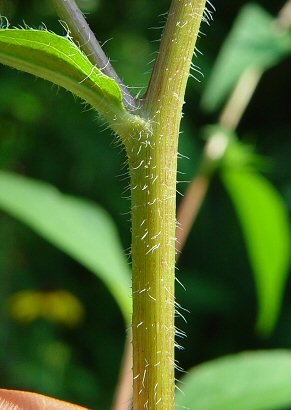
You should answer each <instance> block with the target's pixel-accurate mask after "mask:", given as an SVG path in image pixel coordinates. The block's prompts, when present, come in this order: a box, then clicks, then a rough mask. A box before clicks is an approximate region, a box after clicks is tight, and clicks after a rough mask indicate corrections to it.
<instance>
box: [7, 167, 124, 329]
mask: <svg viewBox="0 0 291 410" xmlns="http://www.w3.org/2000/svg"><path fill="white" fill-rule="evenodd" d="M0 208H1V209H2V210H3V211H5V212H7V213H8V214H9V215H11V216H13V217H15V218H17V219H19V220H20V221H22V222H24V223H25V224H26V225H28V226H29V227H30V228H31V229H33V230H34V231H35V232H37V233H38V234H39V235H41V236H42V237H44V238H45V239H46V240H48V241H49V242H51V243H52V244H54V245H55V246H57V247H58V248H59V249H61V250H62V251H64V252H65V253H67V254H68V255H70V256H71V257H73V258H74V259H76V260H77V261H78V262H80V263H81V264H83V265H84V266H85V267H87V268H88V269H89V270H91V271H92V272H93V273H95V274H96V275H97V276H98V277H99V278H100V279H101V280H102V281H103V282H104V283H105V285H106V286H107V287H108V289H109V290H110V291H111V293H112V295H113V296H114V297H115V299H116V301H117V302H118V304H119V306H120V308H121V311H122V313H123V315H124V318H125V320H126V323H129V321H130V315H131V300H130V273H129V268H128V264H127V262H126V260H125V256H124V254H123V250H122V247H121V244H120V242H119V238H118V235H117V232H116V228H115V226H114V223H113V222H112V220H111V218H110V217H109V215H108V214H107V213H106V212H105V211H104V210H103V209H102V208H101V207H99V206H97V204H93V203H91V202H90V201H86V200H84V199H80V198H76V197H71V196H69V195H65V194H62V193H61V192H59V191H58V190H57V189H56V188H54V187H53V186H51V185H49V184H46V183H43V182H37V181H34V180H32V179H29V178H27V177H22V176H18V175H16V174H13V173H9V172H5V171H0Z"/></svg>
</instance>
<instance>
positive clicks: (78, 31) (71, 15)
mask: <svg viewBox="0 0 291 410" xmlns="http://www.w3.org/2000/svg"><path fill="white" fill-rule="evenodd" d="M51 2H52V4H53V6H54V8H55V10H56V12H57V14H58V16H59V17H60V18H61V19H62V20H63V21H64V22H65V23H66V24H67V26H68V30H69V35H70V36H71V37H72V39H73V40H74V42H75V43H76V44H79V47H80V48H81V50H83V51H84V53H85V54H86V56H87V58H88V59H89V60H90V61H91V63H92V64H94V65H96V66H97V67H98V68H99V69H100V70H101V71H102V72H103V73H104V74H105V75H107V76H108V77H111V78H113V79H114V80H115V81H117V82H118V83H119V85H120V87H121V90H122V93H123V99H124V103H125V106H126V107H127V108H128V109H130V110H133V109H135V108H136V106H137V101H136V100H135V98H134V97H132V95H131V94H130V92H129V90H128V88H127V87H126V85H125V84H123V82H122V81H121V79H120V78H119V76H118V75H117V73H116V71H115V70H114V68H113V66H112V65H111V63H110V60H109V58H108V57H107V56H106V54H105V53H104V51H103V49H102V47H101V45H100V43H99V41H98V40H97V38H96V37H95V35H94V33H93V31H92V30H91V29H90V27H89V25H88V23H87V21H86V20H85V17H84V15H83V14H82V12H81V10H80V9H79V7H78V6H77V4H76V2H75V0H51Z"/></svg>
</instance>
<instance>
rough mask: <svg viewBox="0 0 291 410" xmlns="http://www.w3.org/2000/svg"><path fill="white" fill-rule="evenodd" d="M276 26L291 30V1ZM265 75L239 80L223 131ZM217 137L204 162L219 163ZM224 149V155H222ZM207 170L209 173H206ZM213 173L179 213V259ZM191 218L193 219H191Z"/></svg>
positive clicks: (196, 182) (195, 184)
mask: <svg viewBox="0 0 291 410" xmlns="http://www.w3.org/2000/svg"><path fill="white" fill-rule="evenodd" d="M275 24H276V25H278V26H279V27H281V28H282V29H285V30H288V29H290V27H291V0H288V1H287V2H286V3H285V5H284V6H283V7H282V9H281V10H280V11H279V13H278V17H277V19H276V20H275ZM262 74H263V72H262V71H261V70H258V69H256V68H251V69H249V70H246V71H245V72H244V73H243V74H242V75H241V77H240V79H239V81H238V83H237V85H236V87H235V88H234V90H233V92H232V94H231V95H230V97H229V99H228V101H227V102H226V104H225V106H224V108H223V110H222V112H221V114H220V117H219V121H218V123H219V124H220V125H222V126H223V127H224V128H227V129H228V130H230V131H233V130H235V129H236V128H237V126H238V124H239V122H240V120H241V118H242V116H243V114H244V112H245V110H246V108H247V106H248V104H249V102H250V100H251V98H252V96H253V94H254V92H255V90H256V88H257V86H258V83H259V81H260V79H261V77H262ZM215 138H217V135H216V134H215V135H213V136H212V137H211V138H210V139H209V141H208V143H207V144H206V146H205V149H204V153H203V158H204V161H207V160H210V161H212V160H213V159H214V160H217V159H218V158H217V157H216V158H211V155H210V156H209V151H208V152H207V150H208V149H209V145H211V144H212V142H213V141H214V139H215ZM222 145H223V144H222ZM225 149H226V147H225V148H224V149H223V147H222V151H221V154H222V155H223V153H224V150H225ZM205 170H206V172H205ZM211 175H212V173H211V172H210V173H209V172H208V170H207V167H206V168H205V167H202V168H201V171H200V173H199V174H198V175H197V176H196V177H195V178H194V179H193V181H192V182H191V184H190V186H189V188H188V190H187V191H186V194H185V196H184V198H183V200H182V202H181V205H180V208H179V210H178V216H177V220H178V229H177V232H176V238H177V244H176V250H177V259H178V256H179V254H180V252H181V250H182V248H183V246H184V243H185V241H186V239H187V237H188V234H189V232H190V230H191V228H192V225H193V223H194V221H195V218H196V216H197V214H198V211H199V209H200V207H201V205H202V202H203V200H204V198H205V195H206V193H207V189H208V187H209V184H210V178H211ZM191 216H192V219H191Z"/></svg>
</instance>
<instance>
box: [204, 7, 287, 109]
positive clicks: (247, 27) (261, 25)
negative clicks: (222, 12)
mask: <svg viewBox="0 0 291 410" xmlns="http://www.w3.org/2000/svg"><path fill="white" fill-rule="evenodd" d="M290 52H291V34H290V32H288V31H284V30H282V29H280V28H279V27H278V25H276V24H275V19H274V18H273V17H272V16H271V15H270V14H268V13H267V12H266V11H265V10H264V9H263V8H261V7H260V6H259V5H257V4H252V3H251V4H247V5H245V6H244V7H243V8H242V9H241V11H240V14H239V15H238V17H237V18H236V20H235V22H234V25H233V28H232V30H231V31H230V33H229V35H228V37H227V39H226V40H225V42H224V44H223V46H222V48H221V50H220V53H219V55H218V58H217V60H216V62H215V64H214V68H213V69H212V72H211V75H210V78H209V81H208V83H207V86H206V89H205V91H204V94H203V97H202V106H203V108H204V109H206V110H207V111H210V112H213V111H215V110H217V109H218V108H219V107H220V106H221V105H222V104H223V102H224V101H225V100H226V99H227V97H228V95H229V94H230V92H231V91H232V89H233V88H234V87H235V85H236V84H237V82H238V80H239V78H240V77H241V75H242V74H243V73H244V72H246V71H249V70H253V69H255V70H256V71H259V72H261V71H265V70H267V69H268V68H270V67H272V66H273V65H275V64H277V63H278V62H279V61H280V60H281V59H283V58H284V57H285V56H286V55H288V54H290Z"/></svg>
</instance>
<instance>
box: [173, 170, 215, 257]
mask: <svg viewBox="0 0 291 410" xmlns="http://www.w3.org/2000/svg"><path fill="white" fill-rule="evenodd" d="M209 183H210V178H209V176H208V175H202V174H201V175H197V177H195V178H194V179H193V180H192V182H191V184H190V185H189V187H188V189H187V193H186V195H185V196H184V198H183V200H182V202H181V205H180V206H179V209H178V212H177V220H178V226H177V231H176V237H177V240H176V252H177V254H176V261H177V260H178V258H179V255H180V253H181V250H182V249H183V247H184V244H185V242H186V239H187V238H188V235H189V232H190V229H191V227H192V225H193V222H194V221H195V219H196V217H197V214H198V212H199V209H200V207H201V205H202V203H203V201H204V198H205V195H206V193H207V190H208V186H209Z"/></svg>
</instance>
